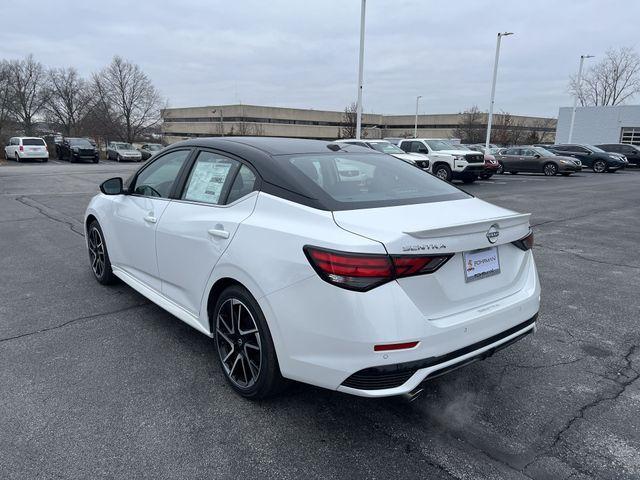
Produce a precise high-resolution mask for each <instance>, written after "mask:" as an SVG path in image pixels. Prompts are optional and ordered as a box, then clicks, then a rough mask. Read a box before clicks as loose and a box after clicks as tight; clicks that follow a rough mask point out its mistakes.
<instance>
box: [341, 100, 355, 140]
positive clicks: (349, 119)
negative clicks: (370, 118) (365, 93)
mask: <svg viewBox="0 0 640 480" xmlns="http://www.w3.org/2000/svg"><path fill="white" fill-rule="evenodd" d="M357 112H358V106H357V105H356V104H355V102H354V103H351V104H349V105H347V106H346V107H345V109H344V113H343V114H342V126H341V127H340V138H356V127H357Z"/></svg>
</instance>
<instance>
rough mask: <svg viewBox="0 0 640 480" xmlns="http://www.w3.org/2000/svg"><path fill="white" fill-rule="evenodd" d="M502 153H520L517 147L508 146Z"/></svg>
mask: <svg viewBox="0 0 640 480" xmlns="http://www.w3.org/2000/svg"><path fill="white" fill-rule="evenodd" d="M503 155H520V149H519V148H508V149H506V150H505V151H504V153H503Z"/></svg>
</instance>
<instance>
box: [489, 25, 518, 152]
mask: <svg viewBox="0 0 640 480" xmlns="http://www.w3.org/2000/svg"><path fill="white" fill-rule="evenodd" d="M508 35H513V32H500V33H498V42H497V43H496V58H495V60H494V61H493V80H492V82H491V101H490V102H489V118H488V119H487V139H486V141H485V145H484V147H485V148H487V149H488V148H489V143H491V122H492V121H493V101H494V99H495V96H496V78H497V77H498V60H499V59H500V41H501V40H502V37H506V36H508Z"/></svg>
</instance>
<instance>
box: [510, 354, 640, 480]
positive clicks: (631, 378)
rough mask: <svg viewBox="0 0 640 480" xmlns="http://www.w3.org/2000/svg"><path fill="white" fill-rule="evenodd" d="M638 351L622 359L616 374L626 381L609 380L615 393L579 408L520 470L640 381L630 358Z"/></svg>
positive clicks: (601, 396)
mask: <svg viewBox="0 0 640 480" xmlns="http://www.w3.org/2000/svg"><path fill="white" fill-rule="evenodd" d="M638 349H640V345H632V346H631V347H630V348H629V350H628V351H627V353H626V354H625V355H624V357H623V359H624V361H625V364H626V365H625V366H624V367H623V368H622V369H621V370H620V371H619V372H618V374H619V375H624V376H625V377H626V380H624V381H620V380H617V379H609V380H612V381H613V382H615V383H616V384H617V385H618V387H619V388H618V389H617V391H616V392H614V393H613V394H608V395H598V396H597V397H596V398H595V399H594V400H592V401H591V402H589V403H587V404H585V405H583V406H582V407H580V409H579V410H578V411H577V412H576V413H575V414H574V415H573V416H572V417H571V418H570V419H569V420H567V421H566V422H565V424H564V425H563V426H562V428H560V430H558V432H557V433H556V434H555V435H554V436H553V441H552V442H551V443H550V444H549V446H547V447H546V448H545V449H543V450H542V451H540V452H538V453H536V454H535V455H534V457H533V458H532V459H531V460H530V461H529V462H528V463H527V464H526V465H525V466H524V467H523V468H522V471H523V472H524V471H525V470H526V469H527V468H529V467H530V466H531V465H533V464H534V463H535V462H537V461H538V459H540V457H542V456H544V455H547V454H548V453H549V452H550V451H551V450H552V449H553V448H554V447H555V446H556V445H558V443H560V441H561V440H562V437H563V436H564V434H565V433H566V432H567V431H569V430H570V429H571V428H572V427H573V425H574V424H575V423H576V422H577V421H578V420H582V419H584V416H585V414H586V413H587V412H588V411H589V410H591V409H593V408H595V407H597V406H598V405H600V404H601V403H603V402H608V401H616V400H617V399H618V398H619V397H620V396H621V395H622V394H623V393H624V392H625V391H626V390H627V388H628V387H629V386H630V385H631V384H633V383H634V382H636V381H637V380H638V379H640V373H638V372H637V371H636V370H635V369H634V368H633V366H632V360H631V357H632V356H633V355H634V354H635V353H636V352H637V351H638ZM624 370H631V371H633V372H634V373H635V375H627V374H626V373H625V372H624Z"/></svg>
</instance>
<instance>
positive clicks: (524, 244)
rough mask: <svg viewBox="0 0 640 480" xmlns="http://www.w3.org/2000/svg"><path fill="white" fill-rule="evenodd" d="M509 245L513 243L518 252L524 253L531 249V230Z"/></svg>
mask: <svg viewBox="0 0 640 480" xmlns="http://www.w3.org/2000/svg"><path fill="white" fill-rule="evenodd" d="M511 243H513V244H514V245H515V246H516V247H518V248H519V249H520V250H524V251H525V252H526V251H527V250H531V249H532V248H533V230H529V233H528V234H527V236H526V237H522V238H521V239H520V240H516V241H515V242H511Z"/></svg>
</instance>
